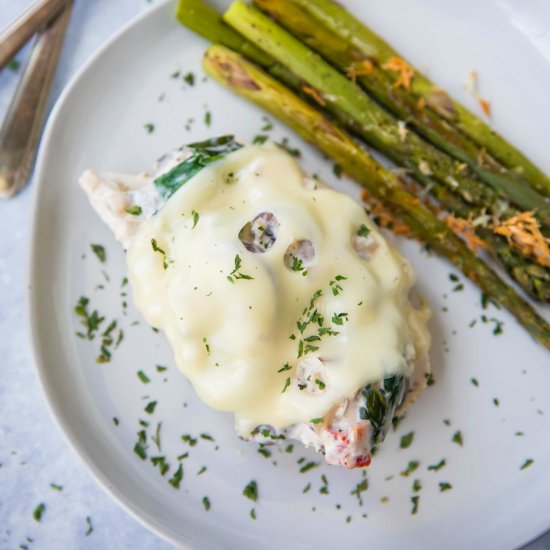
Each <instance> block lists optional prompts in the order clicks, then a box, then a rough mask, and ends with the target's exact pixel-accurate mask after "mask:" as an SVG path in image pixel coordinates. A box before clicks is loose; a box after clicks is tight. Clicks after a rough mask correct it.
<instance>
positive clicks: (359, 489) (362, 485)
mask: <svg viewBox="0 0 550 550" xmlns="http://www.w3.org/2000/svg"><path fill="white" fill-rule="evenodd" d="M368 488H369V482H368V480H367V479H362V480H361V481H360V482H359V483H358V484H357V485H356V486H355V489H353V490H352V491H351V492H350V494H351V495H354V496H356V497H357V500H358V502H359V505H360V506H363V497H362V494H363V493H364V492H365V491H366V490H367V489H368Z"/></svg>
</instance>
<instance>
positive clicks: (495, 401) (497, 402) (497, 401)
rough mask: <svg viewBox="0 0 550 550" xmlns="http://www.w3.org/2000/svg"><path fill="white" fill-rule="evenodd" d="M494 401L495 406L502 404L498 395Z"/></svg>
mask: <svg viewBox="0 0 550 550" xmlns="http://www.w3.org/2000/svg"><path fill="white" fill-rule="evenodd" d="M493 403H494V405H495V407H498V406H500V401H499V400H498V399H497V398H496V397H495V398H494V399H493Z"/></svg>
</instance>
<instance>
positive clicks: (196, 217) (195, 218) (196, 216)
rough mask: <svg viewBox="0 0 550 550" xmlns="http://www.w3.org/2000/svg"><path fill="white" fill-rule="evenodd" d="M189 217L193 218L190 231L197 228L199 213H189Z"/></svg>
mask: <svg viewBox="0 0 550 550" xmlns="http://www.w3.org/2000/svg"><path fill="white" fill-rule="evenodd" d="M191 216H193V227H192V228H191V229H195V227H196V226H197V223H199V213H198V212H195V210H193V211H192V212H191Z"/></svg>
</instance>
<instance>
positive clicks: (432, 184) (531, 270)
mask: <svg viewBox="0 0 550 550" xmlns="http://www.w3.org/2000/svg"><path fill="white" fill-rule="evenodd" d="M177 17H178V19H179V21H180V22H181V23H183V24H184V25H187V26H188V27H190V28H191V29H192V30H194V31H195V32H197V33H198V34H200V35H201V36H203V37H205V38H206V39H208V40H211V41H216V40H217V41H219V42H221V43H222V44H224V45H226V46H232V47H233V48H234V49H237V50H238V51H239V52H240V53H242V54H243V55H245V56H246V57H248V58H249V59H252V60H253V61H255V62H256V63H258V64H260V65H262V66H263V67H264V68H266V69H267V70H268V71H269V72H270V74H271V75H272V76H274V77H275V78H277V79H278V80H282V81H283V82H284V83H285V84H286V85H287V86H289V87H290V88H291V89H292V90H293V91H294V92H295V93H298V94H302V95H303V96H304V97H306V98H308V97H309V96H307V95H304V94H303V92H302V89H301V88H302V84H301V82H300V80H299V79H297V78H296V77H294V76H293V75H292V74H291V73H289V72H288V71H287V70H286V69H284V67H282V66H281V65H279V64H278V63H277V62H276V61H275V60H273V59H272V58H271V57H269V56H267V55H266V54H263V52H261V50H257V49H255V47H254V46H253V45H252V44H251V43H249V42H248V41H247V40H246V39H245V38H244V37H242V36H241V35H239V34H238V33H236V32H235V31H234V30H233V29H232V28H230V27H229V26H227V25H226V24H225V23H224V22H223V21H222V19H221V15H220V14H219V13H218V12H216V10H214V9H213V8H210V7H209V6H206V5H205V4H204V2H203V1H202V0H180V2H179V4H178V11H177ZM258 52H259V54H258ZM309 99H311V98H310V97H309ZM331 114H332V115H333V117H334V118H336V119H337V120H338V121H339V122H340V123H341V124H343V125H345V123H347V122H349V119H348V117H347V116H346V115H345V114H343V113H342V112H339V111H338V110H337V109H333V110H332V111H331ZM398 164H401V165H402V164H403V162H402V161H398ZM421 182H422V183H423V184H424V185H428V186H429V188H430V193H431V194H432V195H433V196H434V197H435V198H436V199H437V200H438V201H439V203H440V204H441V205H442V206H443V207H444V208H446V209H447V210H449V211H450V212H452V213H453V214H455V215H457V216H459V217H461V218H468V217H469V216H472V217H477V216H478V215H479V214H481V212H482V211H481V208H472V206H470V205H469V204H467V203H466V202H465V201H464V200H463V199H461V198H460V197H458V196H456V195H455V194H454V190H452V191H451V190H450V189H449V188H448V187H445V186H444V185H441V184H440V183H438V182H437V181H436V180H434V179H433V178H430V177H423V178H422V180H421ZM514 214H515V212H514V211H512V210H508V211H507V212H506V215H507V217H508V215H510V216H511V215H514ZM476 232H477V234H478V236H479V237H480V238H481V239H482V240H483V241H484V243H485V246H486V247H487V249H488V251H489V253H490V254H491V255H492V256H493V257H494V258H495V259H497V260H498V261H500V262H501V263H502V264H503V266H504V267H505V269H506V271H507V272H508V273H509V274H510V275H511V276H512V277H513V278H514V279H515V280H516V281H517V282H518V283H519V284H520V286H521V287H522V288H523V289H524V290H525V291H526V292H527V293H528V294H529V295H531V296H532V297H533V298H535V299H536V300H541V301H550V280H549V279H550V276H549V275H548V274H547V273H546V272H545V270H544V269H543V268H540V267H538V266H537V265H536V263H534V262H533V261H532V260H530V259H529V258H525V257H523V256H522V255H521V254H518V253H516V252H514V251H512V250H511V249H510V246H509V244H508V243H507V242H506V240H505V239H504V238H502V237H500V236H497V235H493V234H492V233H491V232H490V231H483V232H482V230H481V228H479V229H477V230H476Z"/></svg>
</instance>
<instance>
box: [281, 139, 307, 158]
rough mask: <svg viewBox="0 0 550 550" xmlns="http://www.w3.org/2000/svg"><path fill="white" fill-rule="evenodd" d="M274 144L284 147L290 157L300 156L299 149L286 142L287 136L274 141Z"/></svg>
mask: <svg viewBox="0 0 550 550" xmlns="http://www.w3.org/2000/svg"><path fill="white" fill-rule="evenodd" d="M275 145H278V146H279V147H280V148H281V149H284V150H285V151H286V152H287V153H288V154H289V155H290V156H291V157H294V158H299V157H301V156H302V153H301V152H300V149H298V148H297V147H291V146H290V145H289V142H288V138H286V137H285V138H283V139H282V140H281V141H280V142H278V143H275Z"/></svg>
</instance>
